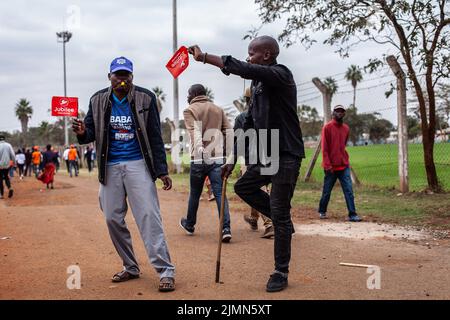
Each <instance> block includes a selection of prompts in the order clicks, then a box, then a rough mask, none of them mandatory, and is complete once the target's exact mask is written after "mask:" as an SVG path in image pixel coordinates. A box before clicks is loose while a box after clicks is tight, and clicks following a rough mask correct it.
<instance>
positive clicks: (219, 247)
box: [216, 177, 228, 283]
mask: <svg viewBox="0 0 450 320" xmlns="http://www.w3.org/2000/svg"><path fill="white" fill-rule="evenodd" d="M227 180H228V177H225V178H224V179H223V182H222V197H221V198H220V219H219V221H220V222H219V245H218V247H217V260H216V283H219V278H220V254H221V252H222V229H223V220H224V216H225V212H224V211H225V210H224V209H225V197H226V193H227Z"/></svg>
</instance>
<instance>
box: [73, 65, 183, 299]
mask: <svg viewBox="0 0 450 320" xmlns="http://www.w3.org/2000/svg"><path fill="white" fill-rule="evenodd" d="M108 78H109V80H110V82H111V86H110V87H108V88H105V89H102V90H100V91H98V92H97V93H95V94H94V95H93V96H92V97H91V99H90V104H89V111H88V113H87V115H86V117H85V118H84V121H81V120H78V119H76V120H74V122H73V126H72V127H73V130H74V132H75V133H76V134H77V138H78V142H79V143H81V144H87V143H91V142H93V141H95V143H96V150H98V152H99V157H98V158H97V162H98V169H99V170H98V178H99V181H100V207H101V210H102V211H103V213H104V214H105V218H106V223H107V226H108V230H109V234H110V237H111V240H112V242H113V244H114V247H115V248H116V250H117V253H118V254H119V256H120V257H121V258H122V260H123V267H124V269H123V270H122V271H121V272H118V273H116V274H115V275H114V276H113V278H112V281H113V282H123V281H127V280H131V279H135V278H139V273H140V270H139V266H138V263H137V260H136V257H135V255H134V252H133V246H132V243H131V235H130V232H129V230H128V228H127V225H126V223H125V215H126V212H127V198H128V203H129V204H130V206H131V211H132V213H133V216H134V218H135V221H136V224H137V226H138V228H139V232H140V234H141V237H142V239H143V241H144V245H145V248H146V250H147V254H148V257H149V259H150V262H151V263H152V265H153V267H154V268H155V270H156V271H157V272H158V273H159V276H160V282H159V290H160V291H173V290H174V289H175V279H174V274H175V267H174V266H173V264H172V263H171V260H170V255H169V249H168V246H167V242H166V239H165V235H164V230H163V226H162V220H161V215H160V208H159V201H158V195H157V190H156V185H155V180H156V179H161V180H162V182H163V183H164V186H163V189H164V190H169V189H171V188H172V181H171V179H170V178H169V175H168V170H167V162H166V153H165V150H164V144H163V140H162V137H161V124H160V120H159V114H158V110H157V105H156V96H155V95H154V94H153V93H152V92H150V91H149V90H147V89H144V88H141V87H138V86H135V85H133V64H132V62H131V61H130V60H128V59H127V58H125V57H118V58H115V59H114V60H113V61H112V62H111V66H110V73H109V74H108Z"/></svg>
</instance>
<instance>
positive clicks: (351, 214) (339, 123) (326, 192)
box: [319, 105, 362, 222]
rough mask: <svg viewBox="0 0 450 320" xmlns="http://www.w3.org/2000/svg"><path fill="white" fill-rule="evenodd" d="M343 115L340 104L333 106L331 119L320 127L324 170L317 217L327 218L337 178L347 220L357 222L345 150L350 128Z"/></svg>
mask: <svg viewBox="0 0 450 320" xmlns="http://www.w3.org/2000/svg"><path fill="white" fill-rule="evenodd" d="M344 117H345V108H344V107H343V106H342V105H337V106H335V107H334V108H333V119H332V120H331V121H330V122H328V123H327V124H326V125H325V126H324V127H323V129H322V167H323V169H324V171H325V178H324V182H323V190H322V197H321V198H320V203H319V217H320V219H326V218H327V207H328V202H329V201H330V196H331V191H332V190H333V187H334V184H335V183H336V180H337V179H339V182H340V183H341V187H342V191H343V192H344V197H345V203H346V204H347V209H348V220H349V221H351V222H359V221H361V220H362V219H361V218H360V217H359V216H358V214H357V213H356V208H355V198H354V196H353V188H352V179H351V176H350V163H349V157H348V153H347V150H345V146H346V145H347V141H348V136H349V132H350V129H349V127H348V125H346V124H345V123H344Z"/></svg>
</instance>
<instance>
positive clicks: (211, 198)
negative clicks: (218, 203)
mask: <svg viewBox="0 0 450 320" xmlns="http://www.w3.org/2000/svg"><path fill="white" fill-rule="evenodd" d="M214 199H216V197H215V196H214V195H212V196H210V197H209V198H208V201H213V200H214Z"/></svg>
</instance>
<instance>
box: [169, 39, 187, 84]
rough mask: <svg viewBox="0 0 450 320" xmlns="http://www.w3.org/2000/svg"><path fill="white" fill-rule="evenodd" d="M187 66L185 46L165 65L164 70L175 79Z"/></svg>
mask: <svg viewBox="0 0 450 320" xmlns="http://www.w3.org/2000/svg"><path fill="white" fill-rule="evenodd" d="M188 66H189V54H188V49H187V48H186V47H185V46H181V47H180V49H178V51H177V52H175V54H174V55H173V57H172V58H171V59H170V60H169V62H167V64H166V68H167V69H168V70H169V72H170V73H171V74H172V75H173V77H174V78H177V77H178V76H179V75H180V74H181V73H182V72H183V71H184V70H186V68H187V67H188Z"/></svg>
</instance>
